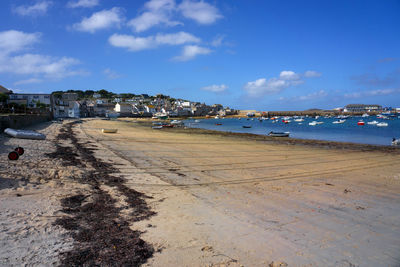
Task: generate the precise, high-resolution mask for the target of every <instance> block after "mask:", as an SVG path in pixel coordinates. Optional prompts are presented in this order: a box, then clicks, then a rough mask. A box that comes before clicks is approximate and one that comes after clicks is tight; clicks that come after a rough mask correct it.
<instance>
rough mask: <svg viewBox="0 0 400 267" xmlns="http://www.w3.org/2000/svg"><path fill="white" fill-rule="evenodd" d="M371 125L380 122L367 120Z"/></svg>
mask: <svg viewBox="0 0 400 267" xmlns="http://www.w3.org/2000/svg"><path fill="white" fill-rule="evenodd" d="M367 123H368V124H369V125H376V124H378V123H379V122H378V121H369V122H367Z"/></svg>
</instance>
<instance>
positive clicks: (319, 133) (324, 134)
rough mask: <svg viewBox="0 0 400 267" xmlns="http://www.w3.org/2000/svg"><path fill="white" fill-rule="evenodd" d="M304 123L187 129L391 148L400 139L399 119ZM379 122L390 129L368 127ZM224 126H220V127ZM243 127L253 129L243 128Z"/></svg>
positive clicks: (210, 123) (204, 123) (228, 123)
mask: <svg viewBox="0 0 400 267" xmlns="http://www.w3.org/2000/svg"><path fill="white" fill-rule="evenodd" d="M303 119H304V121H302V122H295V121H294V119H293V118H291V119H290V120H291V122H289V123H284V122H282V118H279V119H277V120H276V121H277V122H275V123H273V121H272V120H259V119H258V118H253V119H251V118H250V119H246V118H241V119H240V120H239V119H238V118H225V119H203V120H200V122H198V123H196V122H194V120H186V121H185V125H186V126H188V127H192V128H202V129H207V130H217V131H225V132H236V133H252V134H261V135H267V134H268V133H269V132H271V131H274V132H290V137H293V138H300V139H316V140H327V141H339V142H352V143H361V144H372V145H391V142H392V139H393V138H394V137H395V138H400V119H399V118H398V117H395V118H390V119H379V118H377V117H376V116H369V117H367V118H361V117H349V118H348V119H346V121H345V122H344V123H341V124H334V123H332V122H334V121H337V120H339V119H337V118H325V117H320V118H318V119H315V118H311V117H305V118H303ZM360 120H362V121H364V123H365V125H363V126H360V125H357V122H358V121H360ZM373 120H376V121H378V122H386V123H388V126H387V127H378V126H376V125H369V124H368V122H370V121H373ZM312 121H318V122H323V123H322V124H317V125H315V126H311V125H308V123H310V122H312ZM217 124H221V125H217ZM242 126H251V128H243V127H242Z"/></svg>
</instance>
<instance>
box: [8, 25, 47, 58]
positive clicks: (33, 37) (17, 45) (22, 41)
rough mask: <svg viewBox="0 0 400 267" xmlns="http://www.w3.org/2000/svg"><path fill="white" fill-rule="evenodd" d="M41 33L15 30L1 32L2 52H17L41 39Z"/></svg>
mask: <svg viewBox="0 0 400 267" xmlns="http://www.w3.org/2000/svg"><path fill="white" fill-rule="evenodd" d="M40 36H41V34H40V33H24V32H20V31H15V30H9V31H4V32H0V54H8V53H12V52H17V51H21V50H24V49H26V48H28V47H30V46H31V45H32V44H35V43H37V42H39V41H40Z"/></svg>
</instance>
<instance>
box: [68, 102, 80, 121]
mask: <svg viewBox="0 0 400 267" xmlns="http://www.w3.org/2000/svg"><path fill="white" fill-rule="evenodd" d="M80 106H81V105H80V104H79V102H78V101H70V102H69V107H68V117H70V118H80V117H81V112H80Z"/></svg>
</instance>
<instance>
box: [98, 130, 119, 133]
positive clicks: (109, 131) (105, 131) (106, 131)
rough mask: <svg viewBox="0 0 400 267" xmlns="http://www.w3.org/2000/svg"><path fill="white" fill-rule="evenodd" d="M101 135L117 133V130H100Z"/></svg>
mask: <svg viewBox="0 0 400 267" xmlns="http://www.w3.org/2000/svg"><path fill="white" fill-rule="evenodd" d="M101 132H102V133H117V132H118V129H101Z"/></svg>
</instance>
